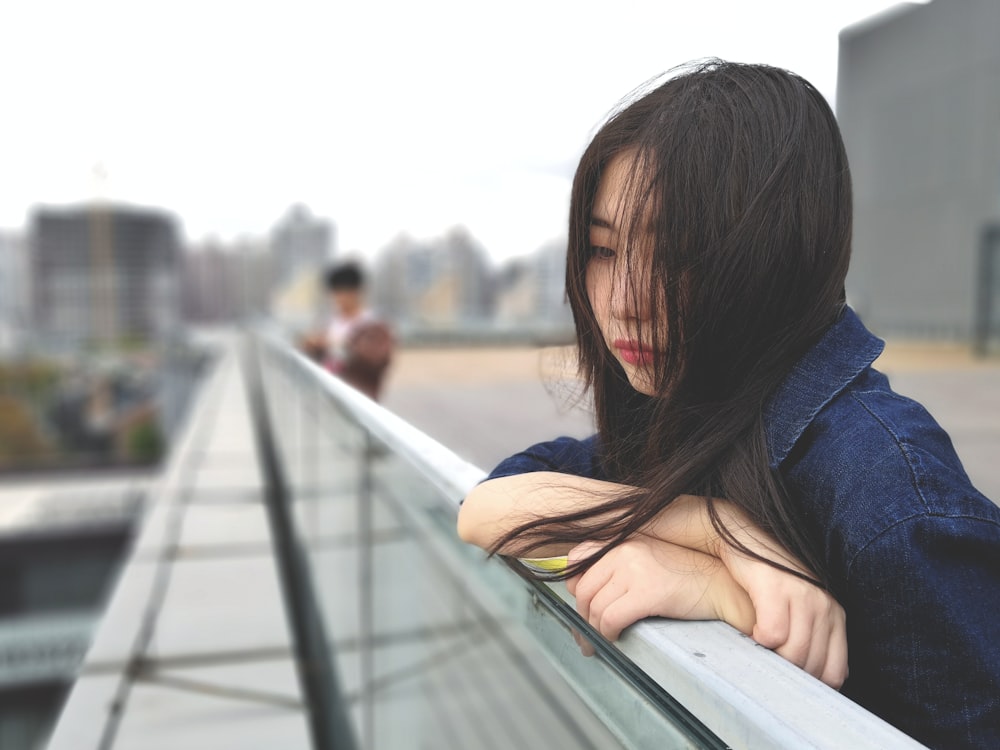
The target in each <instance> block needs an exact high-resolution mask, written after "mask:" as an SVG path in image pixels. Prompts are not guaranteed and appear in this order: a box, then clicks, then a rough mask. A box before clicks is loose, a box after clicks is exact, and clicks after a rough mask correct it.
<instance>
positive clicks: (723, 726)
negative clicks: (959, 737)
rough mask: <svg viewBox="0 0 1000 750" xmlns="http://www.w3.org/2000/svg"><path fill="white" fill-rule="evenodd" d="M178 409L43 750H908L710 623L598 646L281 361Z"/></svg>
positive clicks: (415, 455)
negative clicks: (174, 436) (583, 640)
mask: <svg viewBox="0 0 1000 750" xmlns="http://www.w3.org/2000/svg"><path fill="white" fill-rule="evenodd" d="M196 398H197V402H196V403H195V405H194V408H192V409H191V410H190V411H189V417H188V421H187V424H186V425H185V426H184V428H183V430H182V433H181V437H180V439H179V440H178V441H177V443H176V445H175V449H174V450H173V452H172V455H171V457H170V461H169V464H168V466H167V467H166V469H165V471H164V472H163V474H162V476H161V477H160V478H159V480H158V482H157V484H156V486H155V487H154V488H153V490H152V491H151V493H150V494H151V499H150V501H149V504H148V506H147V509H146V511H145V514H144V517H143V520H142V521H141V523H140V531H139V534H138V537H137V541H136V543H135V545H134V547H133V549H132V550H131V552H130V554H129V557H128V560H127V562H126V564H125V566H124V568H123V572H122V573H121V576H120V578H119V580H118V582H117V585H116V588H115V591H114V594H113V596H112V598H111V600H110V603H109V605H108V609H107V611H106V612H105V614H104V617H103V618H102V620H101V622H100V624H99V626H98V628H97V632H96V636H95V638H94V641H93V643H92V645H91V647H90V649H89V651H88V653H87V656H86V658H85V660H84V663H83V666H82V669H81V671H80V674H79V677H78V679H77V681H76V683H75V685H74V687H73V689H72V691H71V693H70V696H69V698H68V700H67V703H66V705H65V707H64V709H63V712H62V714H61V716H60V719H59V721H58V723H57V725H56V727H55V729H54V732H53V735H52V737H51V740H50V743H49V747H50V748H51V750H91V749H93V750H98V749H100V750H110V749H111V748H114V749H116V750H121V749H129V750H130V749H132V748H179V747H184V748H201V747H204V748H213V750H219V749H222V748H258V747H259V748H283V749H284V748H310V747H311V748H317V749H321V750H326V749H327V748H338V749H339V748H344V749H346V750H354V749H358V750H360V749H361V748H366V749H371V750H396V749H399V750H409V749H411V748H434V749H435V750H438V749H441V748H454V749H455V750H469V749H470V748H511V747H517V748H525V749H532V750H533V749H534V748H547V749H549V750H555V749H562V748H567V749H568V748H573V749H576V748H594V749H595V750H605V749H607V748H616V747H618V748H657V749H658V750H659V749H662V748H700V747H709V748H724V747H733V748H763V747H768V748H771V747H776V748H806V747H811V748H843V747H850V748H907V747H919V745H918V744H917V743H915V742H913V741H912V740H910V739H909V738H907V737H905V736H904V735H902V734H901V733H899V732H898V731H896V730H895V729H893V728H892V727H890V726H889V725H887V724H885V723H884V722H882V721H881V720H879V719H878V718H876V717H874V716H873V715H871V714H869V713H867V712H866V711H864V710H862V709H860V708H859V707H857V706H856V705H855V704H853V703H851V702H850V701H848V700H847V699H846V698H843V697H842V696H841V695H840V694H839V693H837V692H835V691H834V690H832V689H830V688H828V687H826V686H825V685H823V684H822V683H820V682H819V681H817V680H814V679H812V678H811V677H809V676H808V675H806V674H805V673H803V672H802V671H800V670H798V669H797V668H795V667H794V666H792V665H791V664H789V663H787V662H785V661H784V660H783V659H781V658H780V657H778V656H776V655H775V654H773V653H772V652H770V651H768V650H766V649H764V648H762V647H760V646H757V645H756V644H755V643H754V642H753V641H752V640H751V639H749V638H747V637H745V636H743V635H741V634H740V633H738V632H737V631H735V630H733V629H732V628H730V627H729V626H728V625H725V624H724V623H719V622H675V621H664V620H648V621H644V622H642V623H639V624H638V625H636V626H634V627H632V628H630V629H629V630H628V631H627V632H626V633H625V635H624V636H623V637H622V639H621V640H620V641H619V642H617V643H615V644H609V643H607V642H605V641H603V640H602V639H601V638H600V637H599V636H597V635H595V634H593V632H592V631H591V630H590V628H589V627H588V625H587V624H586V623H584V622H583V621H581V620H580V619H579V618H578V617H577V615H576V613H575V610H574V608H573V602H572V598H571V597H569V595H568V594H567V592H566V590H565V587H564V585H563V584H561V583H545V582H533V581H527V580H525V579H523V578H522V577H520V576H519V575H517V574H516V573H515V571H514V570H512V569H511V567H510V566H509V564H508V563H507V562H506V561H504V560H503V559H490V560H487V559H485V556H484V555H483V553H482V552H480V551H479V550H477V549H474V548H471V547H468V546H466V545H464V544H462V543H461V542H460V541H459V540H458V538H457V536H456V533H455V516H456V512H457V508H458V503H459V501H460V499H461V498H462V497H463V496H464V495H465V493H466V492H467V491H468V489H469V488H470V487H472V486H473V485H474V484H475V483H476V482H477V481H479V480H480V479H481V478H482V477H483V472H482V470H481V469H480V468H478V467H476V466H473V465H471V464H469V463H467V462H466V461H464V460H462V459H461V458H459V457H458V456H457V455H455V454H454V453H453V452H452V451H451V450H449V449H448V448H447V447H445V446H442V445H440V444H439V443H437V442H435V441H434V440H432V439H431V438H429V437H428V436H427V435H425V434H423V433H422V432H420V431H419V430H417V429H416V428H414V427H413V426H411V425H410V424H408V423H406V422H405V421H403V420H402V419H400V418H399V417H397V416H395V415H394V414H392V413H390V412H388V411H386V410H384V409H383V408H381V407H380V406H378V405H377V404H375V403H373V402H371V401H368V400H367V399H365V398H364V397H362V396H360V395H359V394H357V393H355V392H354V391H352V390H351V389H350V388H348V387H346V386H344V385H343V384H342V383H340V382H339V381H337V380H336V379H334V378H333V377H331V376H329V375H328V374H327V373H325V372H324V371H322V370H320V369H319V368H317V367H315V366H314V365H313V364H312V363H310V362H308V361H307V360H305V359H304V358H303V357H301V356H300V355H299V354H297V353H296V352H295V351H293V350H291V349H290V348H289V347H288V346H287V345H285V344H284V343H282V342H281V341H280V340H277V339H274V338H270V337H269V336H267V335H264V334H255V335H252V336H247V337H246V338H245V339H242V340H235V339H233V340H230V341H227V342H226V343H224V344H223V345H221V346H220V351H219V357H218V359H217V363H216V365H215V367H214V370H213V372H212V374H211V376H210V377H209V378H207V379H206V382H205V383H204V384H203V386H202V387H201V390H200V392H199V393H198V394H197V397H196ZM571 630H577V631H579V632H581V633H583V634H584V635H586V636H588V637H589V638H591V640H592V641H593V642H594V644H595V647H596V652H597V653H596V656H594V657H589V658H588V657H584V656H582V655H581V653H580V650H579V648H578V647H577V646H576V644H575V643H574V640H573V638H572V636H571Z"/></svg>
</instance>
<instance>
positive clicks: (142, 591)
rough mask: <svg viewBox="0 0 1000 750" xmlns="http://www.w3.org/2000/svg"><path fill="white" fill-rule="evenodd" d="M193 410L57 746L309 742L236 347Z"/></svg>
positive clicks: (143, 748)
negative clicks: (262, 500)
mask: <svg viewBox="0 0 1000 750" xmlns="http://www.w3.org/2000/svg"><path fill="white" fill-rule="evenodd" d="M191 414H193V423H191V424H189V425H188V427H187V430H186V432H185V433H184V437H183V439H182V442H181V444H180V445H178V446H176V447H175V450H174V452H173V453H172V457H171V462H170V464H169V466H168V468H167V470H166V472H165V474H164V476H163V477H162V478H161V480H160V482H159V483H158V486H156V487H155V488H154V490H153V494H152V497H151V498H150V501H149V502H150V505H149V508H148V510H147V512H146V515H145V519H144V521H143V522H142V524H141V535H140V537H139V539H138V541H137V543H136V546H135V548H134V550H133V552H132V555H131V558H130V559H129V560H128V562H127V563H126V566H125V568H124V570H123V573H122V577H121V579H120V580H119V582H118V584H117V587H116V589H115V593H114V595H113V598H112V600H111V602H110V603H109V605H108V608H107V611H106V613H105V615H104V618H103V619H102V621H101V624H100V626H99V629H98V633H97V636H96V639H95V642H94V644H93V645H92V647H91V649H90V652H89V653H88V655H87V658H86V661H85V663H84V667H83V670H82V674H81V676H80V678H79V680H78V681H77V683H76V684H75V686H74V688H73V690H72V692H71V694H70V697H69V700H68V702H67V705H66V708H65V709H64V711H63V714H62V716H61V717H60V720H59V722H58V724H57V726H56V729H55V732H54V735H53V737H52V740H51V743H50V745H49V748H50V750H90V749H91V748H95V749H96V748H102V749H110V748H113V749H114V750H154V749H156V750H159V749H161V748H162V749H163V750H167V749H170V750H174V749H175V748H186V749H187V750H193V749H195V748H205V749H206V750H209V749H211V750H224V749H225V748H233V749H234V750H235V749H236V748H248V747H262V748H265V747H266V748H289V749H291V750H294V749H295V748H308V747H309V735H308V731H307V724H306V716H305V713H304V711H303V708H302V704H301V694H300V691H299V684H298V680H297V676H296V673H295V669H294V664H293V660H292V650H291V645H290V644H291V640H290V635H289V630H288V627H287V624H286V622H285V615H284V606H283V603H282V595H281V591H280V588H279V583H278V576H277V570H276V568H275V562H274V558H273V553H272V549H271V539H270V532H269V529H268V524H267V518H266V514H265V509H264V506H263V504H262V502H261V481H260V477H259V475H258V469H257V459H256V455H255V448H254V445H253V435H252V431H251V426H250V420H249V413H248V408H247V400H246V393H245V389H244V385H243V382H242V378H241V376H240V373H239V371H238V367H237V361H236V357H235V352H234V350H230V351H227V352H226V354H225V356H224V357H223V358H222V360H221V362H220V363H219V364H218V366H217V368H216V370H215V372H214V374H213V375H212V377H211V378H210V380H209V382H207V383H206V384H205V385H204V387H203V388H202V390H201V393H200V394H199V397H198V401H197V403H196V404H194V405H193V408H192V409H191Z"/></svg>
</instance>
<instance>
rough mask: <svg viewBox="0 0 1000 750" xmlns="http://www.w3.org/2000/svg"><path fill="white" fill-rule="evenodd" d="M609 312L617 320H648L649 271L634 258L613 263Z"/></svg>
mask: <svg viewBox="0 0 1000 750" xmlns="http://www.w3.org/2000/svg"><path fill="white" fill-rule="evenodd" d="M611 314H612V315H613V316H614V317H615V318H617V319H619V320H640V321H644V320H648V318H649V272H648V269H646V268H637V267H636V262H635V261H634V260H621V261H619V262H618V263H616V264H615V269H614V277H613V279H612V283H611Z"/></svg>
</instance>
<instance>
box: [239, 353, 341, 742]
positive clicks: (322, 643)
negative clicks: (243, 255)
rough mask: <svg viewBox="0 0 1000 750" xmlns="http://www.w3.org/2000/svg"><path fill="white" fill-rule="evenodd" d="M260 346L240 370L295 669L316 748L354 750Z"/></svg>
mask: <svg viewBox="0 0 1000 750" xmlns="http://www.w3.org/2000/svg"><path fill="white" fill-rule="evenodd" d="M260 355H261V352H260V347H259V345H258V344H257V342H256V341H255V340H254V339H253V337H252V335H251V336H248V337H247V338H246V339H245V341H244V349H243V357H242V360H243V371H244V375H245V377H246V385H247V398H248V400H249V402H250V416H251V421H252V425H253V431H254V438H255V443H256V446H257V453H258V458H259V460H260V466H261V472H262V474H263V477H262V479H263V483H264V487H263V493H264V504H265V507H266V508H267V515H268V521H269V525H270V528H271V534H272V537H273V542H274V552H275V559H276V562H277V568H278V576H279V579H280V581H281V590H282V595H283V596H284V599H285V610H286V612H287V613H288V623H289V626H290V627H291V630H292V642H293V644H294V648H295V657H296V665H297V667H298V669H297V672H298V675H299V682H300V684H301V687H302V693H303V695H304V697H305V703H306V706H307V708H308V718H309V731H310V735H311V738H312V744H313V747H314V748H315V750H355V748H356V747H357V743H356V742H355V737H354V731H353V728H352V727H351V723H350V720H349V718H348V715H347V706H346V704H345V702H344V698H343V695H342V694H341V692H340V686H339V682H338V679H337V670H336V665H335V662H334V655H333V647H332V645H331V643H330V642H329V639H328V638H327V637H326V634H325V633H324V632H323V628H322V626H321V624H320V622H319V618H318V613H317V612H318V606H317V601H316V597H315V595H314V593H313V590H312V579H311V578H310V576H309V573H308V569H307V566H306V562H305V560H304V558H303V553H302V549H301V547H300V546H299V545H297V544H296V540H295V532H294V524H293V522H292V518H291V504H292V500H293V498H292V497H291V494H290V493H289V491H288V483H287V479H286V475H285V474H286V473H285V467H284V465H283V464H282V462H281V459H280V456H279V454H278V451H277V448H276V446H275V443H274V435H273V432H272V426H271V418H270V414H269V413H268V408H267V396H266V394H265V393H264V389H263V378H262V372H261V362H260Z"/></svg>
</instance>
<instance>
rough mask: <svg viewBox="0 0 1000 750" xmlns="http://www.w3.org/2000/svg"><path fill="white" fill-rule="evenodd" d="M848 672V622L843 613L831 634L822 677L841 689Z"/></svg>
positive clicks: (832, 685)
mask: <svg viewBox="0 0 1000 750" xmlns="http://www.w3.org/2000/svg"><path fill="white" fill-rule="evenodd" d="M847 674H848V668H847V623H846V621H845V618H844V616H843V614H842V613H841V615H840V617H838V618H837V620H836V624H835V626H834V628H833V632H832V634H831V635H830V647H829V650H828V652H827V657H826V665H825V666H824V667H823V675H822V676H821V677H820V679H821V680H823V682H825V683H826V684H827V685H829V686H830V687H832V688H834V689H836V690H840V687H841V686H842V685H843V684H844V681H845V680H846V679H847Z"/></svg>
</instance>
